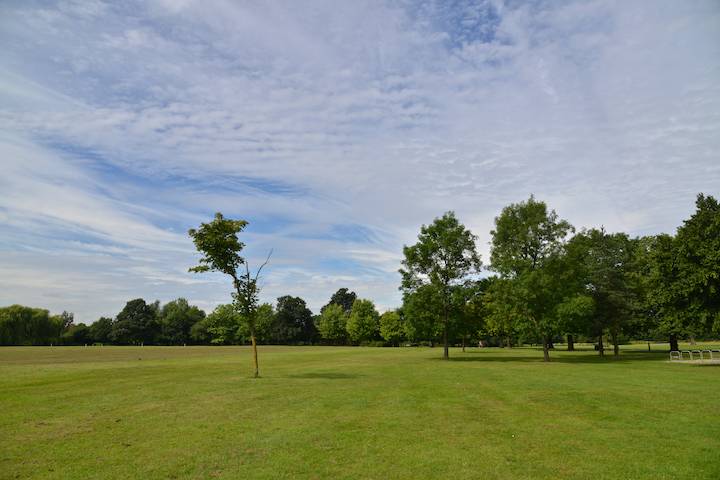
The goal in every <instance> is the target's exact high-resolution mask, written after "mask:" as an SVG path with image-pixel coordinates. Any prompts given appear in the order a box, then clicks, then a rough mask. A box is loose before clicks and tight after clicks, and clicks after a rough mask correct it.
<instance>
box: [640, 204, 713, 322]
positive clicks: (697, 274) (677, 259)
mask: <svg viewBox="0 0 720 480" xmlns="http://www.w3.org/2000/svg"><path fill="white" fill-rule="evenodd" d="M644 246H645V249H644V251H643V254H644V255H645V264H646V267H647V271H646V276H645V280H646V285H645V288H646V292H647V295H648V297H647V298H648V309H649V310H650V312H651V314H653V315H654V316H655V318H656V320H657V325H658V329H659V330H660V331H662V332H664V333H666V334H669V335H673V336H676V335H697V334H703V333H705V334H707V333H709V332H714V333H716V334H717V333H720V205H719V204H718V201H717V200H715V198H713V197H712V196H704V195H702V194H700V195H698V198H697V201H696V211H695V213H694V214H693V215H692V216H691V217H690V218H689V219H688V220H686V221H685V222H684V223H683V225H682V226H681V227H679V228H678V230H677V235H676V236H675V237H672V236H670V235H657V236H656V237H652V238H649V239H644Z"/></svg>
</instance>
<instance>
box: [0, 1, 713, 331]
mask: <svg viewBox="0 0 720 480" xmlns="http://www.w3.org/2000/svg"><path fill="white" fill-rule="evenodd" d="M0 43H1V44H2V45H3V48H2V50H1V51H0V166H1V167H2V175H1V176H0V258H2V261H0V304H10V303H23V304H29V305H35V306H44V307H46V308H50V309H51V310H52V311H61V310H63V309H67V310H70V311H73V312H75V314H76V318H77V319H78V320H79V321H85V322H91V321H93V320H95V319H96V318H97V317H99V316H101V315H110V316H111V315H114V314H115V313H117V312H118V311H119V310H120V309H121V308H122V306H123V305H124V303H125V301H127V300H129V299H131V298H136V297H144V298H146V299H148V300H154V299H159V300H161V301H163V302H165V301H168V300H171V299H173V298H176V297H179V296H184V297H186V298H188V299H189V300H190V301H191V302H194V303H196V304H198V305H200V306H201V307H202V308H205V309H207V310H210V309H212V308H213V307H214V306H215V305H217V304H218V303H220V302H224V301H227V299H228V296H229V290H230V288H229V284H228V283H227V282H226V281H225V279H223V278H221V277H218V276H212V275H211V276H199V275H193V274H190V273H188V272H187V268H188V267H190V266H192V265H193V264H194V262H195V260H196V254H195V253H194V249H193V246H192V243H191V242H190V240H189V238H188V237H187V233H186V232H187V229H188V228H190V227H194V226H197V225H198V224H199V223H200V222H202V221H205V220H208V219H210V218H211V217H212V215H213V213H214V212H215V211H222V212H223V213H224V214H225V215H226V216H230V217H237V218H244V219H246V220H248V221H249V222H250V225H249V227H248V228H247V231H246V233H244V240H245V242H246V243H247V245H248V252H247V253H248V258H249V260H250V261H251V262H252V264H255V265H257V264H258V263H259V262H260V261H262V258H263V257H264V255H265V254H266V252H267V250H269V249H270V248H273V249H274V255H273V258H272V261H271V263H270V265H269V268H268V270H267V275H266V277H265V280H264V284H263V287H264V290H263V300H268V301H272V300H273V299H274V298H276V297H278V296H280V295H285V294H290V295H299V296H302V297H303V298H305V299H306V300H307V301H308V303H309V305H310V306H311V307H312V308H313V309H314V310H318V309H319V307H320V306H321V305H323V304H324V303H325V302H326V301H327V300H328V299H329V297H330V295H331V294H332V293H333V292H334V291H335V290H337V289H338V288H340V287H349V288H351V289H352V290H355V291H356V292H357V293H358V294H359V295H360V296H362V297H367V298H371V299H373V300H374V301H375V302H376V303H377V305H378V306H379V307H380V308H381V309H384V308H391V307H393V306H396V305H397V304H398V303H399V299H400V297H399V293H398V291H397V287H398V283H399V276H398V274H397V269H398V267H399V263H400V260H401V251H402V245H403V244H408V243H411V242H413V241H414V239H415V238H416V236H417V232H418V230H419V227H420V225H421V224H423V223H428V222H430V221H432V219H433V218H434V217H436V216H438V215H441V214H442V213H443V212H444V211H446V210H450V209H452V210H455V211H456V212H457V214H458V216H459V217H460V219H461V220H462V221H463V222H464V223H465V224H466V225H467V226H468V227H470V228H471V229H472V230H473V231H474V232H475V233H476V234H477V235H478V237H479V238H478V247H479V249H480V251H481V252H482V253H483V257H484V260H487V251H488V242H489V240H490V238H489V232H490V230H491V228H492V222H493V218H494V216H495V215H497V213H498V212H499V211H500V209H501V208H502V207H503V206H504V205H506V204H508V203H510V202H515V201H519V200H522V199H525V198H527V197H528V196H529V195H530V194H531V193H534V194H535V195H536V197H538V198H540V199H543V200H545V201H547V202H548V203H549V204H550V206H551V207H553V208H555V209H556V210H557V212H558V213H559V215H560V216H561V217H563V218H566V219H568V220H569V221H570V222H571V223H573V224H574V225H576V226H577V227H592V226H600V225H604V226H605V227H606V228H607V229H608V230H610V231H618V230H622V231H627V232H629V233H631V234H648V233H657V232H663V231H664V232H671V231H673V230H674V228H675V227H676V226H677V225H678V224H679V223H680V222H681V221H682V219H684V218H687V216H689V215H690V213H691V212H692V209H693V202H694V197H695V195H696V194H697V193H698V192H705V193H708V194H713V195H719V194H720V158H719V156H718V153H719V152H720V4H719V3H718V2H717V1H715V0H710V1H682V2H679V1H675V0H670V1H663V0H657V1H652V2H649V1H583V2H573V1H548V2H543V1H530V2H521V1H507V2H502V1H499V0H498V1H470V0H468V1H448V2H440V1H417V2H415V1H404V0H396V1H352V2H350V1H348V2H338V1H310V2H301V3H300V2H294V1H288V2H283V1H273V2H250V1H248V2H244V1H219V0H218V1H214V0H197V1H195V0H174V1H171V0H157V1H141V2H140V1H138V2H122V1H108V2H104V1H98V0H83V1H59V2H33V1H25V0H23V1H5V2H3V3H2V5H0Z"/></svg>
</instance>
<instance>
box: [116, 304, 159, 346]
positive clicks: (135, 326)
mask: <svg viewBox="0 0 720 480" xmlns="http://www.w3.org/2000/svg"><path fill="white" fill-rule="evenodd" d="M159 327H160V326H159V323H158V304H157V303H155V304H147V303H145V300H143V299H142V298H136V299H135V300H130V301H129V302H127V303H126V304H125V307H124V308H123V309H122V311H121V312H120V313H118V315H117V318H116V319H115V322H114V323H113V327H112V332H111V333H110V339H111V340H112V341H113V342H114V343H119V344H121V345H137V344H141V343H148V344H151V343H153V342H154V341H155V340H156V339H157V337H158V334H159V332H160V328H159Z"/></svg>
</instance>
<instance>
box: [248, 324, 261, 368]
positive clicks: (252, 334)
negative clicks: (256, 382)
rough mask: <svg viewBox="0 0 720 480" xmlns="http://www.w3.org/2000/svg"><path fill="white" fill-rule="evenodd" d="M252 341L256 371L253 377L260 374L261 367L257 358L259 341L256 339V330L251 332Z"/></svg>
mask: <svg viewBox="0 0 720 480" xmlns="http://www.w3.org/2000/svg"><path fill="white" fill-rule="evenodd" d="M250 341H251V342H252V350H253V352H252V353H253V367H254V369H255V372H254V374H253V378H258V377H259V376H260V369H259V368H258V359H257V342H256V341H255V332H252V333H251V334H250Z"/></svg>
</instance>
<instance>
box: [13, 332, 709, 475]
mask: <svg viewBox="0 0 720 480" xmlns="http://www.w3.org/2000/svg"><path fill="white" fill-rule="evenodd" d="M633 348H637V349H638V350H637V351H632V350H627V351H624V352H623V356H622V357H621V359H620V360H613V359H612V358H611V357H610V358H606V359H605V360H600V359H598V358H597V356H596V355H595V353H594V352H590V351H584V352H561V351H557V352H553V353H552V357H553V362H552V363H550V364H544V363H543V362H542V361H541V360H542V353H541V352H540V351H538V350H535V349H530V348H522V349H512V350H506V349H482V350H478V349H469V350H468V352H467V353H461V352H460V351H459V350H453V351H451V356H452V359H451V361H449V362H443V361H442V360H439V357H440V355H441V350H440V349H437V348H436V349H429V348H395V349H393V348H352V347H347V348H341V347H337V348H336V347H261V348H260V355H261V356H260V361H261V364H260V366H261V374H262V378H260V379H257V380H254V379H252V378H249V377H250V352H249V350H248V349H247V348H245V347H185V348H183V347H144V348H139V347H102V348H101V347H88V348H82V347H80V348H75V347H27V348H25V347H17V348H15V347H9V348H0V412H2V413H1V415H0V478H2V479H6V478H7V479H10V478H53V479H57V478H60V479H69V478H123V479H127V478H142V479H156V478H157V479H173V478H238V479H247V478H267V479H276V478H318V479H319V478H353V479H355V478H376V479H390V478H412V479H425V478H447V479H453V480H455V479H465V478H467V479H471V478H472V479H480V478H482V479H493V478H503V479H505V478H509V479H513V478H524V479H530V478H532V479H538V478H547V479H557V478H578V479H584V478H592V479H605V478H607V479H641V478H648V479H663V478H667V479H705V478H707V479H710V478H718V476H720V367H719V366H700V365H688V364H670V363H668V362H667V361H666V360H667V354H665V353H660V352H656V353H647V352H645V351H643V346H642V345H637V346H635V347H633Z"/></svg>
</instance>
